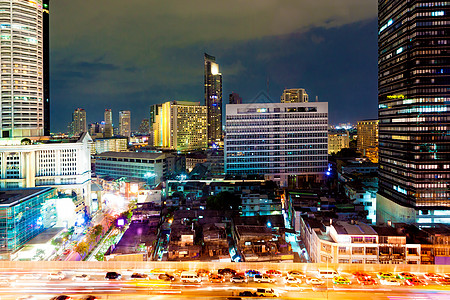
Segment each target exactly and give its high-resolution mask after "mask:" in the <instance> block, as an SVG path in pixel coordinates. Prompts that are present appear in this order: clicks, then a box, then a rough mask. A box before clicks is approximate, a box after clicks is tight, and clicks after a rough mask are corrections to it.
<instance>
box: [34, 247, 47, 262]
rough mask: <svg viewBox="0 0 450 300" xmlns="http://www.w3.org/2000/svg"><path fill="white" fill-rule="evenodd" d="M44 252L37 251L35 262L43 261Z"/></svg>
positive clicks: (41, 250)
mask: <svg viewBox="0 0 450 300" xmlns="http://www.w3.org/2000/svg"><path fill="white" fill-rule="evenodd" d="M44 257H45V251H44V250H43V249H37V250H36V254H35V255H34V257H33V258H34V259H35V260H44Z"/></svg>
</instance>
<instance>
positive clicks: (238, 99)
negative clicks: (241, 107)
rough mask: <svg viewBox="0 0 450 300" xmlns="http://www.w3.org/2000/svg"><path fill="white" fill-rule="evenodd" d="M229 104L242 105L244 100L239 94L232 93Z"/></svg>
mask: <svg viewBox="0 0 450 300" xmlns="http://www.w3.org/2000/svg"><path fill="white" fill-rule="evenodd" d="M228 103H229V104H242V98H241V97H240V96H239V94H238V93H235V92H233V93H231V94H230V97H229V101H228Z"/></svg>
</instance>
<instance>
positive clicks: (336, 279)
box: [332, 276, 352, 284]
mask: <svg viewBox="0 0 450 300" xmlns="http://www.w3.org/2000/svg"><path fill="white" fill-rule="evenodd" d="M332 281H333V283H334V284H351V283H352V282H351V281H350V280H348V278H346V277H344V276H336V277H333V280H332Z"/></svg>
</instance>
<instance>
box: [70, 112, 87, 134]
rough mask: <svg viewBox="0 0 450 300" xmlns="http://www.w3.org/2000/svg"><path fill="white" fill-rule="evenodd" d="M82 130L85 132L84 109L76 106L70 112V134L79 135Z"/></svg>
mask: <svg viewBox="0 0 450 300" xmlns="http://www.w3.org/2000/svg"><path fill="white" fill-rule="evenodd" d="M83 132H87V125H86V111H85V110H84V109H82V108H77V109H76V110H75V111H74V112H73V113H72V123H70V134H71V135H81V134H82V133H83Z"/></svg>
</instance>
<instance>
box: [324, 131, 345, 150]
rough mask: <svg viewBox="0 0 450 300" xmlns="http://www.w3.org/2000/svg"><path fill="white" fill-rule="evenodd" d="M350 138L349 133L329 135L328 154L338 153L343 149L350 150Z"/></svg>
mask: <svg viewBox="0 0 450 300" xmlns="http://www.w3.org/2000/svg"><path fill="white" fill-rule="evenodd" d="M349 146H350V137H349V134H348V132H330V133H328V154H332V153H338V152H339V151H341V149H344V148H349Z"/></svg>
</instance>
